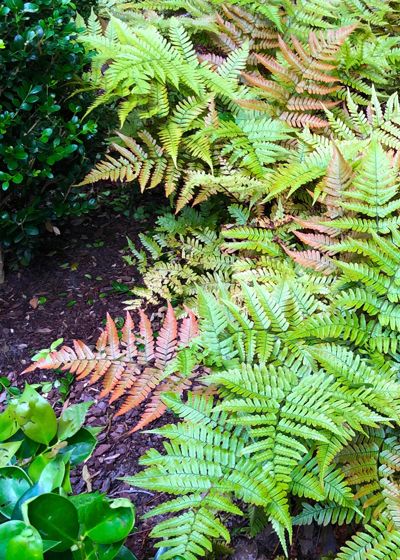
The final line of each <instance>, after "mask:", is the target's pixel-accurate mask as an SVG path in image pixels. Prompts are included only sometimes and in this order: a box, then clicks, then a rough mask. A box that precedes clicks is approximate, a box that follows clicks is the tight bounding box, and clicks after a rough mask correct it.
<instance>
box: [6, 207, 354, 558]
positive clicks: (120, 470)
mask: <svg viewBox="0 0 400 560" xmlns="http://www.w3.org/2000/svg"><path fill="white" fill-rule="evenodd" d="M150 225H151V224H150V223H149V221H146V220H142V221H139V222H135V221H134V220H132V219H131V218H129V219H128V218H126V217H125V216H123V215H118V214H117V215H116V214H115V213H113V212H111V211H105V210H100V211H98V212H97V213H93V214H91V215H90V218H81V219H79V220H75V221H73V222H71V223H70V224H69V225H68V226H65V228H64V230H63V231H62V232H61V233H62V235H61V236H60V237H57V238H55V237H52V238H49V240H48V241H47V242H46V243H45V244H44V246H43V248H42V251H41V254H40V255H39V256H38V257H37V258H36V259H35V261H34V262H33V263H31V265H30V266H29V267H28V268H24V269H19V270H18V271H16V272H8V273H7V275H6V282H5V284H3V285H1V286H0V375H5V376H7V377H8V378H9V379H10V380H11V381H12V383H13V384H15V385H18V386H23V384H24V382H25V381H29V382H30V383H41V382H45V381H53V382H54V381H55V380H56V379H57V375H58V374H56V373H54V372H48V371H45V372H37V373H36V372H35V373H33V374H30V375H29V376H22V375H21V372H22V370H24V369H25V368H26V367H27V365H29V364H30V361H31V357H32V355H34V354H35V353H36V352H37V351H38V350H40V349H42V348H47V347H49V346H50V344H51V342H52V341H54V340H56V339H58V338H63V339H64V344H67V345H70V344H71V343H72V339H73V338H78V339H82V340H84V341H85V342H87V343H89V344H91V343H92V344H93V343H94V342H95V341H96V340H97V337H98V335H99V333H100V330H101V328H102V326H103V325H104V323H102V322H103V320H104V318H105V316H106V312H107V311H108V312H109V313H110V314H111V316H112V317H114V318H116V317H123V316H124V301H125V300H126V299H129V293H128V294H127V293H123V292H121V287H122V288H123V287H124V286H125V287H126V288H129V287H130V286H133V285H134V284H135V283H136V284H137V283H140V277H139V275H138V274H137V273H136V272H135V269H134V268H133V267H131V266H129V265H128V264H126V263H125V262H124V260H123V258H122V256H123V253H124V249H125V248H126V245H127V242H126V236H129V237H130V238H131V239H132V240H135V239H136V238H137V236H138V233H140V232H143V231H146V230H147V229H148V228H149V226H150ZM150 311H151V310H150ZM98 391H99V389H98V387H96V386H94V387H89V386H88V384H87V382H79V383H75V384H73V385H72V387H71V391H70V394H69V402H70V403H74V402H80V401H82V400H89V399H90V400H91V399H96V397H97V395H98ZM48 398H49V399H50V401H52V402H53V403H54V404H55V406H56V408H57V407H59V408H60V407H61V403H60V401H59V394H58V392H57V389H52V390H51V391H50V393H49V394H48ZM0 401H1V398H0ZM114 412H115V409H114V406H113V405H109V404H108V402H107V401H105V400H100V401H97V400H95V404H94V405H93V406H92V408H91V409H90V411H89V414H88V423H89V424H90V425H93V426H103V427H104V429H103V431H102V432H101V433H100V435H99V436H98V440H99V445H98V446H97V448H96V450H95V452H94V454H93V456H92V457H91V458H90V459H89V460H88V461H87V463H86V465H85V467H84V472H83V473H82V468H83V467H82V466H81V467H79V468H78V469H76V470H75V471H74V474H73V485H74V489H75V491H77V492H85V491H88V490H89V491H90V490H92V489H93V490H99V491H101V492H106V493H107V494H108V495H109V496H111V497H114V498H115V497H127V498H130V499H131V500H132V502H133V503H134V504H135V506H136V511H137V529H136V532H135V533H134V535H132V537H130V538H129V540H128V546H129V548H131V550H132V551H133V552H134V553H135V554H136V555H137V557H138V559H139V560H150V559H152V558H154V554H155V549H154V548H153V542H152V540H151V539H150V538H149V533H150V531H151V528H152V526H153V525H154V524H155V523H156V522H157V521H159V519H157V518H154V519H150V520H146V521H144V520H142V519H141V518H140V516H141V515H142V514H144V513H145V512H147V511H149V509H151V508H152V507H154V506H155V505H157V504H158V503H160V502H161V501H163V500H164V498H165V496H163V495H159V494H153V493H151V492H147V491H143V490H140V489H137V488H132V487H129V486H128V485H127V484H125V483H124V482H123V481H121V480H120V478H121V477H124V476H130V475H133V474H135V473H136V472H138V471H139V470H140V469H141V467H140V466H139V458H140V456H141V455H143V454H144V452H145V451H146V450H148V449H149V448H150V447H156V448H158V449H161V447H162V444H161V440H160V438H159V436H157V435H155V434H147V433H141V432H138V433H134V434H132V435H129V436H127V431H128V430H129V429H130V428H131V427H132V426H133V425H134V424H135V423H136V422H137V420H138V419H139V416H140V414H141V410H140V409H139V410H135V411H131V412H130V413H128V414H126V415H124V416H122V417H118V418H117V419H115V420H114V419H113V415H114ZM171 421H174V417H173V415H172V414H167V415H166V416H164V417H163V418H162V419H160V420H159V421H157V422H155V423H153V424H152V426H151V427H157V426H159V425H162V424H165V423H167V422H171ZM238 533H239V534H238V536H237V537H235V539H234V542H235V545H234V548H236V553H235V555H234V556H233V558H234V559H235V560H246V559H250V560H252V559H257V558H258V559H259V560H261V559H265V560H268V559H271V558H276V554H279V546H278V543H277V539H276V536H272V535H271V531H270V530H268V529H267V530H266V531H265V532H263V533H261V535H260V536H259V537H257V538H256V539H255V540H254V539H253V540H247V539H245V538H244V537H242V536H240V529H239V531H238ZM343 533H346V534H343ZM295 536H296V538H295V543H294V545H293V548H292V550H291V558H293V559H294V558H297V559H316V558H321V554H322V555H323V554H324V553H326V552H327V551H328V550H334V549H335V548H337V544H336V543H337V542H343V540H345V538H346V537H347V536H348V529H346V528H337V529H335V531H332V530H331V529H322V530H321V529H320V528H317V527H310V528H305V529H304V530H303V529H301V530H300V532H299V531H298V530H296V532H295ZM253 549H254V550H253ZM241 550H243V553H242V552H241ZM252 550H253V552H252ZM221 560H222V558H221Z"/></svg>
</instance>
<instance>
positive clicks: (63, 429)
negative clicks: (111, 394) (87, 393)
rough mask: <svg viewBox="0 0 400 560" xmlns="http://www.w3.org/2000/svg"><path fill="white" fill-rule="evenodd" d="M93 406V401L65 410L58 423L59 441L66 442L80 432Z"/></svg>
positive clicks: (74, 405)
mask: <svg viewBox="0 0 400 560" xmlns="http://www.w3.org/2000/svg"><path fill="white" fill-rule="evenodd" d="M92 404H93V401H88V402H83V403H79V404H73V405H72V406H69V407H68V408H66V409H65V410H63V412H62V414H61V416H60V418H59V421H58V432H57V435H58V439H61V440H66V439H68V438H70V437H72V436H73V435H75V434H76V433H77V432H78V430H79V429H80V428H81V427H82V426H83V423H84V421H85V418H86V414H87V411H88V410H89V408H90V407H91V405H92Z"/></svg>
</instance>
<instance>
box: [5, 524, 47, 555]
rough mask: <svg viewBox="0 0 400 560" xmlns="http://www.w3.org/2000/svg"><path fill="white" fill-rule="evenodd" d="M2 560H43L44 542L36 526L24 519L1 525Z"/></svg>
mask: <svg viewBox="0 0 400 560" xmlns="http://www.w3.org/2000/svg"><path fill="white" fill-rule="evenodd" d="M0 558H1V560H17V559H18V560H42V559H43V544H42V539H41V538H40V535H39V533H38V532H37V530H36V529H35V528H34V527H31V526H28V525H26V524H25V523H23V522H22V521H7V523H4V524H2V525H0Z"/></svg>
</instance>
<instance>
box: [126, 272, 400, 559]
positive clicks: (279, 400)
mask: <svg viewBox="0 0 400 560" xmlns="http://www.w3.org/2000/svg"><path fill="white" fill-rule="evenodd" d="M303 274H304V271H301V270H299V271H298V272H297V274H296V273H295V274H294V275H293V279H292V281H291V280H290V268H289V269H287V274H286V275H285V276H283V277H281V278H279V277H277V278H276V279H275V280H272V279H271V278H270V280H269V282H268V283H267V284H266V285H264V286H261V285H259V284H257V283H254V284H253V286H246V285H243V286H242V288H241V291H240V292H235V293H234V295H232V296H229V295H228V294H227V292H226V291H224V290H222V293H221V294H220V295H217V296H214V295H212V294H210V293H207V292H205V291H203V292H201V293H200V295H199V303H198V310H199V314H200V318H201V320H200V333H201V334H200V339H199V343H200V347H202V348H203V349H204V351H203V358H202V359H203V361H204V364H206V365H207V367H211V369H212V370H213V371H212V372H211V373H209V374H208V375H206V376H205V378H204V381H205V382H206V383H207V384H208V385H210V386H212V387H217V388H218V393H219V400H218V401H217V402H215V403H214V405H213V404H212V402H211V401H210V400H209V399H208V398H207V397H198V396H189V398H188V401H187V402H186V403H185V402H182V401H181V400H180V399H179V398H178V397H177V396H174V395H166V396H165V397H164V400H165V402H166V403H168V406H169V407H170V408H171V409H172V410H173V411H174V412H176V413H177V414H179V416H180V417H181V418H182V419H184V420H185V422H184V423H182V424H178V425H176V426H166V427H164V428H161V429H160V430H157V433H158V434H161V435H163V436H165V437H166V438H167V439H168V440H169V443H165V444H164V446H165V452H164V455H162V454H160V453H158V452H156V451H154V450H152V451H150V452H149V453H148V455H146V456H145V457H144V458H143V460H142V463H143V464H144V465H145V466H147V469H145V470H144V471H143V473H139V474H137V475H135V476H134V477H132V478H129V479H128V481H129V482H130V483H131V484H133V485H135V486H139V487H143V488H148V489H152V490H158V491H168V492H169V493H172V494H175V495H178V496H179V495H181V496H182V498H179V497H178V498H176V499H174V500H172V501H171V502H167V503H165V504H163V505H162V506H160V507H159V508H156V510H155V511H154V515H157V514H158V513H159V512H161V511H162V512H163V513H175V512H178V511H181V510H184V511H186V512H187V513H186V514H182V516H180V517H176V518H174V521H173V522H172V521H171V522H170V524H164V523H165V522H162V523H161V525H160V526H157V527H156V528H155V530H154V531H153V536H155V537H157V538H162V539H164V541H162V542H161V543H160V546H164V545H166V546H168V545H169V544H170V545H171V546H172V551H173V553H174V554H178V553H179V554H188V552H187V551H188V550H189V552H191V549H190V546H191V544H190V543H191V542H192V539H193V538H199V539H200V537H196V536H195V535H196V531H197V528H196V529H193V528H192V527H191V526H190V524H189V523H186V522H185V520H186V519H195V518H196V515H198V514H199V512H200V510H201V508H207V506H208V503H207V498H208V495H209V493H213V495H214V493H221V494H222V495H223V496H224V498H225V499H229V500H231V499H235V498H236V499H239V500H241V501H242V502H244V504H247V505H251V506H252V507H253V506H257V507H258V508H260V507H261V508H262V509H263V510H264V512H265V514H266V517H267V519H269V520H270V521H271V522H272V523H273V525H274V527H275V529H276V531H277V532H278V535H279V537H280V539H281V542H282V544H283V546H286V544H285V538H284V536H283V531H284V529H286V530H287V531H288V532H289V538H290V535H291V526H292V521H291V518H290V517H291V516H290V514H289V509H288V505H287V504H288V503H289V497H290V496H294V497H297V498H298V499H300V500H304V499H311V500H313V501H314V502H316V505H314V506H309V505H306V504H305V505H304V506H303V512H302V513H299V514H298V515H297V516H295V517H294V523H296V524H299V523H301V524H303V523H310V522H312V521H313V520H317V521H318V522H320V523H321V524H327V523H330V522H335V523H336V522H338V523H344V522H350V521H352V520H360V519H361V517H364V518H365V519H366V520H369V519H372V518H373V517H374V516H376V515H377V511H381V510H384V511H385V516H386V515H388V513H386V511H389V512H390V511H392V510H393V512H394V514H395V515H397V509H396V507H395V505H394V504H395V503H396V500H397V496H398V493H397V492H398V489H397V486H396V485H397V482H396V477H395V475H396V472H398V470H399V469H400V460H399V446H398V440H397V438H396V437H393V436H392V435H391V434H390V431H391V428H390V426H391V425H392V423H393V422H394V423H395V424H396V425H398V424H399V421H400V386H399V383H398V379H397V369H396V367H395V364H394V363H392V362H391V361H390V359H389V361H388V362H387V365H386V367H382V365H381V364H380V362H375V360H374V358H373V356H374V352H375V350H374V348H375V347H374V343H371V338H372V336H371V329H373V328H374V323H373V322H371V324H369V323H367V322H366V321H365V320H364V319H363V318H362V317H361V318H360V317H358V316H357V315H348V316H345V317H343V316H342V314H341V312H340V311H336V310H335V307H332V306H331V305H330V304H329V302H326V299H325V298H326V296H325V295H323V290H321V292H320V293H318V291H317V292H316V293H315V294H312V293H310V292H309V291H308V289H307V287H308V286H309V285H310V284H311V282H312V280H311V278H312V277H313V276H314V274H315V273H308V274H306V278H307V280H305V284H304V288H303V289H299V288H300V286H301V284H299V283H298V282H297V280H298V279H299V278H301V277H302V275H303ZM324 300H325V301H324ZM379 351H380V352H381V353H382V355H383V354H385V353H386V354H388V355H389V354H390V352H391V350H390V348H389V349H385V348H384V347H382V348H380V350H379ZM384 430H386V431H387V434H386V437H385V436H384V437H383V438H382V434H384V433H385V432H384ZM216 438H217V439H216ZM216 442H218V443H216ZM368 449H370V450H368ZM364 450H365V451H364ZM189 458H190V459H189ZM242 461H244V462H243V463H242ZM242 465H243V467H242ZM368 465H371V472H369V471H368V470H367V469H368V468H369V467H368ZM242 468H244V469H245V471H242V470H241V469H242ZM258 468H261V469H262V472H263V477H264V478H263V483H264V484H266V488H264V487H257V490H256V492H255V493H253V490H250V486H248V483H249V481H248V478H247V477H248V476H251V480H252V485H256V486H257V485H258V484H259V479H258V474H257V473H258V472H259V471H258ZM232 469H233V470H234V471H235V475H233V474H232ZM232 477H233V478H232ZM233 480H235V486H234V487H232V486H231V482H232V481H233ZM243 485H245V486H243ZM267 487H268V488H274V491H275V493H276V494H275V496H274V498H272V496H271V494H270V490H267ZM200 494H201V495H202V496H203V500H200ZM388 500H389V501H388ZM390 508H391V509H390ZM209 510H210V511H209V515H210V517H207V518H208V519H210V520H211V519H212V518H214V519H217V521H216V525H218V523H219V521H218V520H220V519H221V518H220V517H219V515H220V514H221V511H224V509H223V508H222V507H221V506H218V507H217V505H216V504H215V502H214V504H213V507H209ZM232 513H233V511H232ZM235 513H237V512H236V511H235ZM218 514H219V515H218ZM211 516H213V517H211ZM202 532H203V533H204V534H203V533H202ZM200 533H201V534H202V536H201V542H202V543H203V544H204V547H203V550H204V549H205V548H207V545H206V541H205V540H203V539H206V540H207V541H208V546H210V543H209V541H210V538H211V537H212V536H213V535H211V534H210V533H208V531H207V528H206V527H202V528H201V529H200ZM221 534H222V533H221V532H219V531H217V532H216V533H215V535H214V536H216V537H218V536H221ZM226 536H227V535H225V538H226ZM384 538H388V539H390V538H391V534H389V535H385V537H382V539H384ZM165 539H166V540H165ZM169 539H171V540H169ZM199 542H200V541H199ZM177 543H179V545H182V546H184V547H186V548H184V547H183V548H174V547H175V546H178V545H177ZM348 546H350V547H351V546H352V545H351V543H350V544H349V545H348ZM377 546H379V545H377ZM344 550H345V549H344ZM172 551H171V554H172ZM198 554H200V555H201V552H200V549H199V550H198ZM167 557H169V556H167ZM194 557H196V556H194ZM339 557H340V556H339ZM361 557H362V556H360V558H361Z"/></svg>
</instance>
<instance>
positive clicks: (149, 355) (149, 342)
mask: <svg viewBox="0 0 400 560" xmlns="http://www.w3.org/2000/svg"><path fill="white" fill-rule="evenodd" d="M139 315H140V323H139V330H140V336H141V337H142V343H143V345H144V353H143V354H144V355H143V358H144V360H145V361H146V362H149V361H150V360H152V359H153V358H154V336H153V330H152V328H151V323H150V320H149V318H148V317H147V315H146V313H145V312H144V311H142V310H140V311H139Z"/></svg>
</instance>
